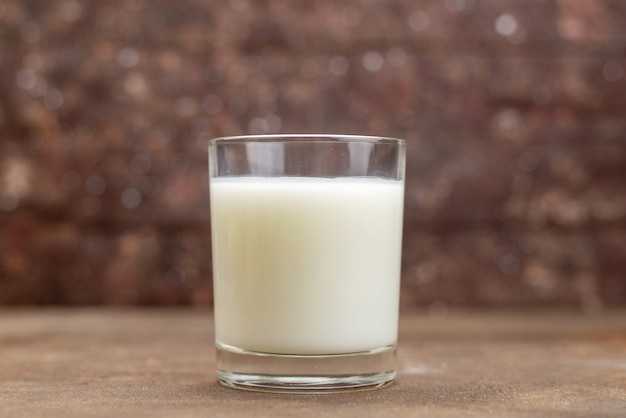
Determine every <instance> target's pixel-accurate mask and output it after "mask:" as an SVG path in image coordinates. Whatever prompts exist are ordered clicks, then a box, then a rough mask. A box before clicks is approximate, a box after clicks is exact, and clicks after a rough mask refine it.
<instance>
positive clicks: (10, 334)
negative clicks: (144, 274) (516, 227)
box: [0, 308, 626, 418]
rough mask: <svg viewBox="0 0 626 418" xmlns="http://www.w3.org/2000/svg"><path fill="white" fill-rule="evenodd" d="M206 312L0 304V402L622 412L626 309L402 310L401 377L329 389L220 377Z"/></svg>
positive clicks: (84, 410) (71, 411) (160, 409)
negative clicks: (234, 383) (230, 383)
mask: <svg viewBox="0 0 626 418" xmlns="http://www.w3.org/2000/svg"><path fill="white" fill-rule="evenodd" d="M212 333H213V331H212V314H211V312H210V311H208V310H191V309H186V310H183V309H156V310H155V309H151V310H140V309H112V308H101V309H95V308H90V309H69V308H67V309H33V308H28V309H24V308H21V309H7V308H4V309H3V310H0V416H1V417H33V416H47V417H56V416H58V417H83V416H151V417H155V416H156V417H158V416H168V417H170V416H172V417H174V416H175V417H196V416H198V417H202V416H211V417H221V416H224V417H226V416H233V417H238V416H241V417H275V416H297V417H299V418H305V417H312V416H324V417H348V416H350V417H352V416H354V417H357V416H359V417H361V416H377V417H378V416H390V417H404V416H407V417H408V416H411V417H422V416H423V417H509V416H510V417H538V416H546V417H626V313H625V312H613V313H607V314H602V315H595V316H583V315H581V314H576V313H566V312H534V311H533V312H525V313H524V312H522V313H520V312H517V313H511V312H500V311H495V312H482V313H481V312H456V313H452V314H449V315H447V316H446V317H441V316H440V315H438V316H437V317H430V316H428V315H425V314H423V313H417V312H410V313H409V312H405V313H403V314H402V315H401V325H400V348H399V352H398V372H399V374H398V378H397V380H396V382H395V383H393V384H392V385H390V386H388V387H385V388H383V389H378V390H373V391H366V392H357V393H343V394H328V395H286V394H263V393H251V392H243V391H238V390H234V389H229V388H224V387H221V386H220V385H218V384H217V383H216V380H215V371H214V368H215V356H214V352H213V347H212V340H213V334H212Z"/></svg>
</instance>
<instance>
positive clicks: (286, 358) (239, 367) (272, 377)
mask: <svg viewBox="0 0 626 418" xmlns="http://www.w3.org/2000/svg"><path fill="white" fill-rule="evenodd" d="M216 350H217V378H218V381H219V382H220V383H221V384H222V385H224V386H228V387H232V388H236V389H244V390H252V391H260V392H283V393H284V392H290V393H328V392H344V391H354V390H366V389H375V388H379V387H382V386H385V385H387V384H389V383H391V382H392V381H393V379H395V377H396V346H395V345H391V346H386V347H381V348H377V349H374V350H370V351H363V352H358V353H350V354H333V355H284V354H268V353H258V352H253V351H247V350H242V349H240V348H237V347H233V346H229V345H226V344H221V343H217V344H216Z"/></svg>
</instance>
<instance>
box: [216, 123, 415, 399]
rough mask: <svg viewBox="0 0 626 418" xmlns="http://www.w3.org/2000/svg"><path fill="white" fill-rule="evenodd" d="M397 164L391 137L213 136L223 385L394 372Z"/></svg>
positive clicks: (289, 384)
mask: <svg viewBox="0 0 626 418" xmlns="http://www.w3.org/2000/svg"><path fill="white" fill-rule="evenodd" d="M404 165H405V143H404V141H403V140H400V139H393V138H378V137H367V136H345V135H259V136H242V137H230V138H218V139H214V140H211V141H210V144H209V179H210V197H211V234H212V251H213V286H214V307H215V340H216V341H215V344H216V350H217V376H218V379H219V381H220V382H221V383H222V384H224V385H226V386H230V387H235V388H240V389H248V390H260V391H272V392H283V391H287V392H303V393H320V392H329V391H341V390H355V389H367V388H375V387H380V386H382V385H385V384H387V383H389V382H391V381H392V380H393V379H394V378H395V376H396V371H395V356H396V343H397V334H398V304H399V290H400V258H401V247H402V217H403V203H404Z"/></svg>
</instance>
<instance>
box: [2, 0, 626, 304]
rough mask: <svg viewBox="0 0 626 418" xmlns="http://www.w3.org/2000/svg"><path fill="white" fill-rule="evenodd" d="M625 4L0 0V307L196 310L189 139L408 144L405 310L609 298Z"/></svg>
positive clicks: (619, 188) (625, 88) (207, 265)
mask: <svg viewBox="0 0 626 418" xmlns="http://www.w3.org/2000/svg"><path fill="white" fill-rule="evenodd" d="M625 28H626V2H624V1H622V0H595V1H578V0H544V1H539V0H537V1H528V0H508V1H495V0H428V1H410V0H388V1H382V0H364V1H357V0H347V1H327V0H323V1H315V2H313V1H311V2H304V1H287V0H277V1H267V0H266V1H256V0H230V1H209V0H183V1H170V0H150V1H148V0H108V1H96V0H84V1H78V0H46V1H43V0H0V251H1V253H0V304H74V305H75V304H143V305H145V304H202V305H210V304H211V301H212V290H211V277H210V274H211V255H210V235H209V234H210V229H209V210H208V188H207V158H206V145H207V140H208V139H210V138H211V137H215V136H221V135H235V134H244V133H261V132H271V133H278V132H327V133H360V134H372V135H384V136H397V137H403V138H406V139H407V141H408V153H409V156H408V167H407V189H406V229H405V245H404V248H405V252H404V259H403V277H402V280H403V293H402V303H403V307H405V308H411V307H428V308H429V309H430V310H431V312H433V313H435V314H437V313H445V312H446V311H447V309H449V308H450V307H456V306H468V305H469V306H497V307H511V306H513V307H516V306H517V307H519V306H524V307H534V306H543V307H545V306H560V307H562V306H567V307H571V308H575V309H582V310H585V311H588V312H595V311H598V310H602V309H607V308H611V307H620V306H621V307H624V306H626V277H625V275H626V194H625V193H624V192H625V191H626V188H625V187H624V182H625V180H626V121H625V116H626V112H625V111H626V75H625V71H626V29H625Z"/></svg>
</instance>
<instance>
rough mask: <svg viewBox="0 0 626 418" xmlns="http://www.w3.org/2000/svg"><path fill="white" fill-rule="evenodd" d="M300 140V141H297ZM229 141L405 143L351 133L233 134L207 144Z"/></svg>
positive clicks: (397, 139) (389, 138)
mask: <svg viewBox="0 0 626 418" xmlns="http://www.w3.org/2000/svg"><path fill="white" fill-rule="evenodd" d="M298 140H300V141H298ZM231 142H258V143H286V142H307V143H315V142H321V143H324V142H327V143H328V142H343V143H372V144H396V145H400V146H402V145H405V144H406V141H405V140H404V139H400V138H393V137H385V136H375V135H352V134H345V135H344V134H309V133H304V134H258V135H234V136H223V137H218V138H213V139H210V140H209V146H211V145H216V144H221V143H231Z"/></svg>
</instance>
